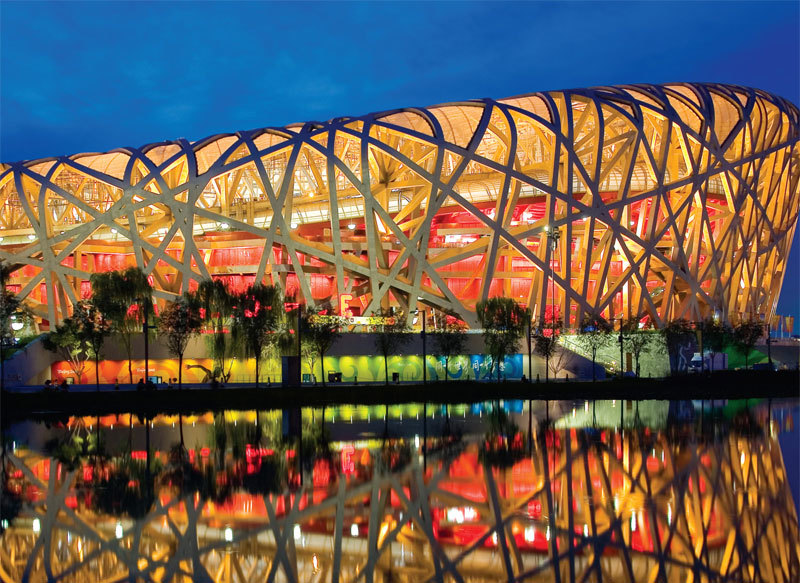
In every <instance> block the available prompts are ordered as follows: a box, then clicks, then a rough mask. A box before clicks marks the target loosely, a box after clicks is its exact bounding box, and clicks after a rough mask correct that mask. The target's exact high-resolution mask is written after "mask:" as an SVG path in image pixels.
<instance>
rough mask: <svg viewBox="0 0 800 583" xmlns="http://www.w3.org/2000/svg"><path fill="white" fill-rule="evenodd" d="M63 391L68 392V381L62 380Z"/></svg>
mask: <svg viewBox="0 0 800 583" xmlns="http://www.w3.org/2000/svg"><path fill="white" fill-rule="evenodd" d="M61 390H62V391H64V392H65V393H66V392H67V390H68V389H67V379H61Z"/></svg>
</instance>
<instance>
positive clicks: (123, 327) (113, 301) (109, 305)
mask: <svg viewBox="0 0 800 583" xmlns="http://www.w3.org/2000/svg"><path fill="white" fill-rule="evenodd" d="M89 281H90V282H91V284H92V299H91V301H92V303H93V304H94V305H95V306H96V307H97V309H99V310H100V312H101V313H102V314H103V317H104V318H105V319H106V320H108V321H109V322H110V323H111V330H112V331H113V332H114V333H116V334H117V335H118V336H119V339H120V340H121V341H122V345H123V346H124V347H125V353H126V354H127V356H128V380H129V382H130V383H133V367H132V365H131V360H132V358H133V350H132V345H133V338H134V335H135V334H139V333H141V331H142V324H144V317H145V314H149V313H150V311H151V310H152V302H153V300H152V296H153V288H152V286H151V285H150V282H149V281H148V279H147V276H146V275H145V274H144V271H142V270H141V269H140V268H139V267H129V268H128V269H126V270H125V271H109V272H106V273H94V274H92V276H91V278H90V280H89Z"/></svg>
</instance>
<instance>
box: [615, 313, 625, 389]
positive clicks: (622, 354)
mask: <svg viewBox="0 0 800 583" xmlns="http://www.w3.org/2000/svg"><path fill="white" fill-rule="evenodd" d="M615 319H616V318H615ZM623 322H624V320H623V319H622V318H620V319H619V378H622V377H623V376H624V374H623V373H624V371H625V366H624V365H623V363H622V361H623V359H624V358H625V337H624V336H623V334H622V324H623Z"/></svg>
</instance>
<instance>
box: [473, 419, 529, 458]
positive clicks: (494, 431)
mask: <svg viewBox="0 0 800 583" xmlns="http://www.w3.org/2000/svg"><path fill="white" fill-rule="evenodd" d="M487 424H488V429H487V431H486V434H485V436H484V447H483V448H481V450H480V457H481V461H483V462H484V463H486V464H488V465H490V466H492V467H501V468H509V467H511V466H513V465H514V464H515V463H517V462H518V461H520V460H521V459H522V458H523V457H524V456H525V447H524V445H523V443H524V442H523V439H522V433H520V430H519V427H518V426H517V424H516V423H514V421H512V420H511V418H510V417H509V416H508V414H507V413H506V412H505V411H503V409H501V408H499V407H494V408H493V409H492V411H491V412H490V413H489V415H488V416H487Z"/></svg>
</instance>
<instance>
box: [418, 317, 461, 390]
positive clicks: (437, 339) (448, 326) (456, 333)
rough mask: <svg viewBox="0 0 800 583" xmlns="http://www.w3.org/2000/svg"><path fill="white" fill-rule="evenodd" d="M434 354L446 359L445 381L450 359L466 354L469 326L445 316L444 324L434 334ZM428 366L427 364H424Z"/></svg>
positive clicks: (423, 364)
mask: <svg viewBox="0 0 800 583" xmlns="http://www.w3.org/2000/svg"><path fill="white" fill-rule="evenodd" d="M431 336H433V354H434V355H435V356H438V357H439V358H443V359H444V380H445V381H447V378H448V374H449V365H450V359H451V358H453V357H455V356H459V355H461V354H464V351H465V350H466V347H467V326H466V324H464V322H462V321H461V320H458V319H457V318H454V317H453V316H445V319H444V323H443V324H442V326H441V327H440V328H438V329H437V330H435V331H434V332H433V334H432V335H431ZM422 366H426V363H424V362H423V363H422Z"/></svg>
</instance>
